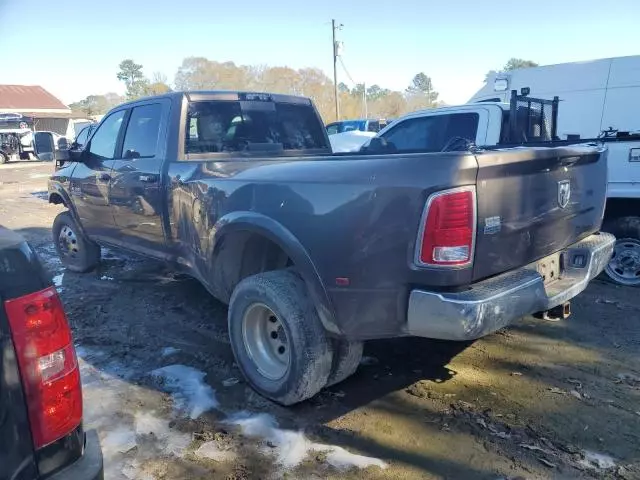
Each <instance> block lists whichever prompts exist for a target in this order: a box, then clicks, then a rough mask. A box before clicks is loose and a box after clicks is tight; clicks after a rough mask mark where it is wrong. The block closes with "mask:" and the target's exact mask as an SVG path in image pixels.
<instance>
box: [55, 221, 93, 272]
mask: <svg viewBox="0 0 640 480" xmlns="http://www.w3.org/2000/svg"><path fill="white" fill-rule="evenodd" d="M51 230H52V233H53V244H54V245H55V248H56V252H58V255H59V256H60V261H61V262H62V264H63V265H64V266H65V267H66V268H68V269H69V270H71V271H72V272H77V273H85V272H89V271H91V270H93V269H94V268H96V267H97V266H98V264H99V263H100V255H101V253H100V246H99V245H98V244H97V243H95V242H93V241H91V240H89V239H88V238H86V237H85V236H84V235H83V234H82V231H81V230H80V228H79V227H78V225H77V223H76V222H75V220H74V219H73V217H72V216H71V214H70V213H69V212H62V213H60V214H58V216H57V217H56V218H55V220H54V221H53V227H52V229H51Z"/></svg>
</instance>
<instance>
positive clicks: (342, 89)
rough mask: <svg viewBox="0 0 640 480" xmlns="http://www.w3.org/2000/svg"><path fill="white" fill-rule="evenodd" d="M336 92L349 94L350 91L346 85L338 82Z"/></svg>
mask: <svg viewBox="0 0 640 480" xmlns="http://www.w3.org/2000/svg"><path fill="white" fill-rule="evenodd" d="M338 91H339V92H340V93H349V92H350V91H351V90H350V89H349V87H348V85H347V84H346V83H344V82H340V83H339V84H338Z"/></svg>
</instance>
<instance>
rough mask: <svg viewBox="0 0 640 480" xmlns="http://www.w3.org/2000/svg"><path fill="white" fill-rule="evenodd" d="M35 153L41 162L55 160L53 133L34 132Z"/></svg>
mask: <svg viewBox="0 0 640 480" xmlns="http://www.w3.org/2000/svg"><path fill="white" fill-rule="evenodd" d="M33 151H34V153H35V154H36V156H37V157H38V159H39V160H43V161H45V162H47V161H49V162H50V161H52V160H54V159H55V151H56V148H55V142H54V141H53V135H52V134H51V132H34V134H33Z"/></svg>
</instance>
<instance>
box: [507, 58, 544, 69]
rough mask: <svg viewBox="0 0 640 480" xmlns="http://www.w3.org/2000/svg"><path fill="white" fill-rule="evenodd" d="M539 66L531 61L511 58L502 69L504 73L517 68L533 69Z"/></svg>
mask: <svg viewBox="0 0 640 480" xmlns="http://www.w3.org/2000/svg"><path fill="white" fill-rule="evenodd" d="M537 66H538V64H537V63H536V62H533V61H531V60H523V59H522V58H510V59H509V61H508V62H507V63H506V64H505V66H504V67H503V68H502V71H503V72H508V71H510V70H515V69H517V68H532V67H537Z"/></svg>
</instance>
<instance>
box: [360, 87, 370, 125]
mask: <svg viewBox="0 0 640 480" xmlns="http://www.w3.org/2000/svg"><path fill="white" fill-rule="evenodd" d="M362 102H363V105H364V118H369V108H368V106H367V84H366V83H365V82H363V83H362Z"/></svg>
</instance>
